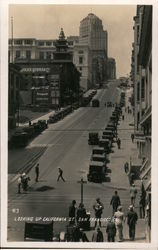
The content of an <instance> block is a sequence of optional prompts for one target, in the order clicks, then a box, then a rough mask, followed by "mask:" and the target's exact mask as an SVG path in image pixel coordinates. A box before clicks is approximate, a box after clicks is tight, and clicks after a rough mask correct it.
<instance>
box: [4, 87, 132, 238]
mask: <svg viewBox="0 0 158 250" xmlns="http://www.w3.org/2000/svg"><path fill="white" fill-rule="evenodd" d="M97 95H98V98H99V99H100V102H101V105H100V107H99V108H92V107H85V108H79V109H78V110H75V111H74V112H73V113H72V114H70V115H69V116H67V117H66V118H65V119H64V120H62V121H59V122H58V123H56V124H50V125H49V128H48V129H47V130H45V131H44V132H43V133H42V134H41V135H39V136H38V137H37V138H36V139H34V140H33V141H32V142H31V143H30V144H29V145H28V147H27V149H28V150H29V151H28V152H32V149H36V151H37V149H38V147H39V148H40V150H41V148H42V147H44V148H46V150H45V151H44V152H43V154H42V156H41V158H40V159H39V161H38V162H39V164H40V165H39V168H40V175H39V182H38V183H36V182H35V169H34V168H32V170H31V171H30V172H29V176H30V178H31V181H30V188H29V190H28V192H27V193H22V194H17V179H16V175H15V173H14V172H13V171H12V170H11V168H13V166H14V169H15V165H16V161H17V162H20V159H21V161H22V158H21V156H20V155H22V150H20V155H18V150H17V153H16V157H17V158H16V159H15V155H14V157H13V154H12V158H13V164H12V158H11V157H10V158H9V172H10V173H12V174H10V175H9V205H8V240H9V241H23V239H24V238H23V237H24V224H25V222H24V221H21V218H23V219H22V220H26V221H29V220H32V221H33V222H34V221H35V218H37V217H41V221H40V222H42V223H43V222H44V221H46V222H50V220H51V219H52V217H58V218H60V219H62V220H63V221H57V222H54V233H55V234H56V233H59V232H61V231H65V229H66V225H67V224H68V219H67V217H68V208H69V205H70V204H71V202H72V200H73V199H75V200H76V201H77V205H79V203H80V201H81V191H80V190H81V186H80V183H78V181H79V180H80V179H81V178H83V179H84V180H85V181H87V173H88V164H89V160H90V155H91V152H92V146H90V145H88V133H89V132H92V131H98V132H99V133H100V135H101V132H102V130H103V129H104V128H105V127H106V124H107V122H108V120H109V117H110V115H111V113H112V109H113V108H105V105H104V103H105V100H106V101H112V102H114V103H115V102H119V98H120V89H119V88H117V84H116V83H115V82H114V83H110V84H109V88H108V89H102V90H99V91H98V93H97ZM25 150H26V149H25ZM116 150H117V149H116ZM114 151H115V147H114ZM10 155H11V154H10ZM111 155H112V154H111ZM30 156H32V153H30ZM27 157H29V153H28V156H27ZM122 158H124V156H122ZM123 163H124V159H123V160H122V166H123ZM109 166H110V165H109ZM58 167H61V168H62V169H63V176H64V178H65V180H66V182H63V181H62V180H60V181H59V182H57V177H58ZM110 168H111V169H112V167H110ZM114 172H116V171H114ZM115 175H116V173H115ZM121 178H122V180H120V178H119V180H118V182H119V183H120V182H121V183H122V186H126V185H127V184H126V183H128V181H127V177H126V179H125V180H124V176H123V177H121ZM116 179H117V177H115V181H114V182H116ZM112 181H113V180H112V174H111V182H112ZM114 188H117V183H115V184H114V187H113V186H111V183H110V182H109V183H102V184H95V183H90V182H89V183H88V182H87V183H85V184H84V197H83V202H84V205H85V208H86V209H87V211H90V213H91V217H94V211H93V204H94V202H95V199H96V198H97V197H100V199H101V201H102V202H103V204H104V212H103V218H107V217H109V216H111V215H112V208H111V206H110V200H111V197H112V195H113V193H114V190H115V189H114ZM118 189H119V185H118ZM119 195H120V197H121V202H122V204H123V206H125V208H126V209H127V208H128V205H129V190H128V187H127V186H126V188H120V190H119ZM20 217H21V218H20ZM65 218H66V219H65ZM18 220H19V221H18ZM57 220H58V219H57ZM65 220H66V221H65ZM105 224H106V223H105V222H104V223H103V225H102V226H103V227H104V226H105ZM91 226H94V223H93V222H92V223H91ZM103 230H104V234H105V229H103ZM126 234H127V237H128V233H126ZM90 238H91V236H90ZM90 240H91V239H90Z"/></svg>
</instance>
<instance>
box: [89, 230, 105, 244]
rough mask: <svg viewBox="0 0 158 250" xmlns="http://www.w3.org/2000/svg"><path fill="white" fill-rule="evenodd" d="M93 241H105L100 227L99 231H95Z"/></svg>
mask: <svg viewBox="0 0 158 250" xmlns="http://www.w3.org/2000/svg"><path fill="white" fill-rule="evenodd" d="M92 242H104V237H103V233H102V231H101V230H100V228H99V227H98V228H97V231H95V232H94V233H93V235H92Z"/></svg>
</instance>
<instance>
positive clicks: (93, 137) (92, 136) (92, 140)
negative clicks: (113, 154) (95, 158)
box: [88, 133, 99, 145]
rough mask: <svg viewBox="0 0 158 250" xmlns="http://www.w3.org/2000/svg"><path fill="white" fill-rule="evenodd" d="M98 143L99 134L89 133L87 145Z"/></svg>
mask: <svg viewBox="0 0 158 250" xmlns="http://www.w3.org/2000/svg"><path fill="white" fill-rule="evenodd" d="M98 143H99V134H98V133H89V139H88V144H89V145H98Z"/></svg>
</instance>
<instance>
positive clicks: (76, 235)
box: [72, 225, 81, 242]
mask: <svg viewBox="0 0 158 250" xmlns="http://www.w3.org/2000/svg"><path fill="white" fill-rule="evenodd" d="M80 237H81V232H80V227H79V225H77V226H75V225H74V230H73V232H72V241H74V242H80Z"/></svg>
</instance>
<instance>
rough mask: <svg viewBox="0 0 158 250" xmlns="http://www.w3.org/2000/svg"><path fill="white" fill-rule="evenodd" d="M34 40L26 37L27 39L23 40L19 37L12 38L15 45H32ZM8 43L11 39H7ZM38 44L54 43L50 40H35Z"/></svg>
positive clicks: (47, 44)
mask: <svg viewBox="0 0 158 250" xmlns="http://www.w3.org/2000/svg"><path fill="white" fill-rule="evenodd" d="M33 42H34V40H31V39H27V40H23V39H19V40H14V42H13V44H14V45H15V44H16V45H23V44H24V45H33ZM9 44H10V45H12V40H11V39H10V40H9ZM37 45H38V46H45V45H46V46H53V45H54V43H53V42H52V41H38V42H37Z"/></svg>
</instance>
